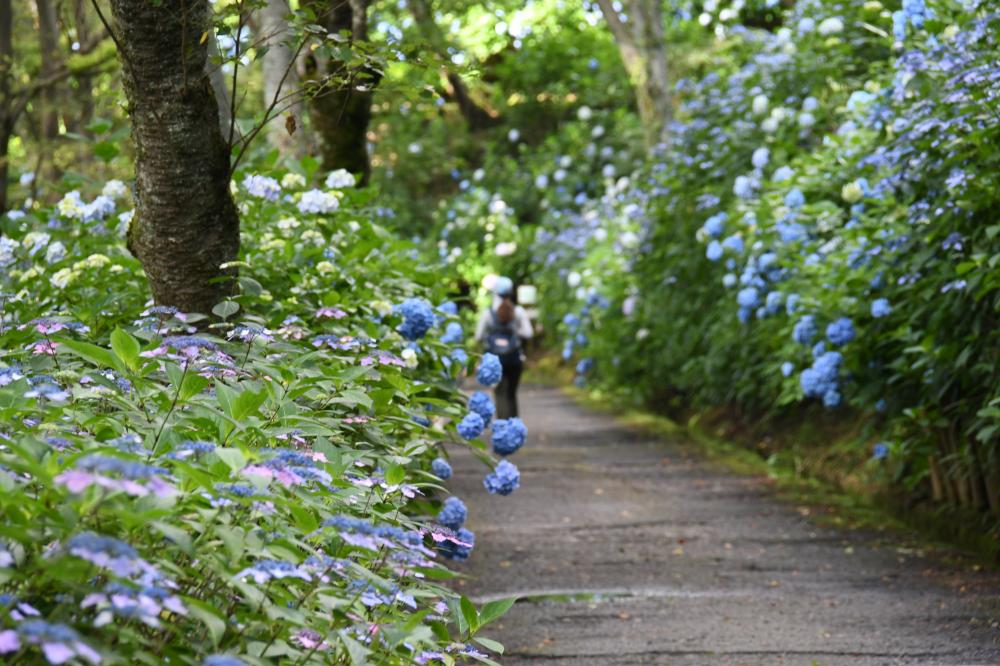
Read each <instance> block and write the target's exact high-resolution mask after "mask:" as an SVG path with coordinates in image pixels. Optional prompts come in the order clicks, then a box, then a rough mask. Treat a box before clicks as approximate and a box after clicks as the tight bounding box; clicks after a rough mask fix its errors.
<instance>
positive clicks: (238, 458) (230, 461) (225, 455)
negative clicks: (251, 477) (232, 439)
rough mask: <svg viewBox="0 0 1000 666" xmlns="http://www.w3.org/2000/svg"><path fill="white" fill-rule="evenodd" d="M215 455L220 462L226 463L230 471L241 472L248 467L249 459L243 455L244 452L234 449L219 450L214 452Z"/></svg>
mask: <svg viewBox="0 0 1000 666" xmlns="http://www.w3.org/2000/svg"><path fill="white" fill-rule="evenodd" d="M214 453H215V455H216V456H218V458H219V460H221V461H222V462H224V463H226V464H227V465H228V466H229V469H231V470H233V471H234V472H236V471H239V470H241V469H243V468H244V467H246V464H247V457H246V456H245V455H243V452H242V451H240V450H239V449H237V448H234V447H226V448H217V449H215V451H214Z"/></svg>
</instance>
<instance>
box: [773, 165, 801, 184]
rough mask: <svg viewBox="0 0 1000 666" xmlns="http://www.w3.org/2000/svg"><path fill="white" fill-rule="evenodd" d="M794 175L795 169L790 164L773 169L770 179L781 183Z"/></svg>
mask: <svg viewBox="0 0 1000 666" xmlns="http://www.w3.org/2000/svg"><path fill="white" fill-rule="evenodd" d="M794 175H795V170H794V169H792V168H791V167H790V166H781V167H778V168H777V169H775V171H774V173H773V174H772V175H771V180H773V181H774V182H776V183H781V182H784V181H786V180H790V179H791V178H792V176H794Z"/></svg>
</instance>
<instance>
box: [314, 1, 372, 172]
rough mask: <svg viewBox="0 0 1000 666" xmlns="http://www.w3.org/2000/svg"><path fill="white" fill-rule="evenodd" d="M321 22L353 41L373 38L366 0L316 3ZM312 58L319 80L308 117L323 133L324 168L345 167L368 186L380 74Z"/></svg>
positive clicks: (316, 12)
mask: <svg viewBox="0 0 1000 666" xmlns="http://www.w3.org/2000/svg"><path fill="white" fill-rule="evenodd" d="M306 5H307V6H309V7H310V8H312V9H313V11H314V12H315V14H316V18H317V21H318V23H319V24H320V25H322V26H323V27H324V28H325V29H326V30H327V32H330V33H333V34H340V33H341V32H345V31H346V32H347V33H348V34H349V35H350V40H351V42H352V43H353V42H363V41H365V40H367V39H368V6H367V2H366V0H349V2H345V1H343V0H327V1H324V0H311V1H310V2H308V3H306ZM323 70H324V68H323V66H322V63H321V62H320V60H319V59H318V58H316V56H315V53H313V54H310V56H309V58H307V60H306V75H307V76H308V77H309V78H311V79H312V80H313V82H314V85H315V88H314V92H313V93H312V94H311V96H310V104H309V115H310V117H311V118H312V126H313V129H314V130H315V131H316V133H317V134H318V135H319V139H320V143H321V147H320V154H321V156H322V160H323V168H325V169H327V170H329V171H333V170H335V169H346V170H347V171H350V172H351V173H353V174H355V175H357V176H358V180H359V184H362V185H363V184H365V183H367V182H368V178H369V176H370V174H371V164H370V162H369V159H368V146H367V133H368V124H369V123H370V122H371V117H372V94H373V92H374V90H375V87H376V86H377V85H378V82H379V80H380V79H381V76H382V75H381V72H379V71H377V70H375V69H374V68H372V67H370V66H361V67H354V66H352V65H350V64H349V63H345V62H343V61H341V60H337V59H330V61H329V62H328V63H327V65H326V67H325V72H324V71H323Z"/></svg>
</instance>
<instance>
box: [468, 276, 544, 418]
mask: <svg viewBox="0 0 1000 666" xmlns="http://www.w3.org/2000/svg"><path fill="white" fill-rule="evenodd" d="M532 335H534V330H533V329H532V328H531V320H530V319H529V318H528V313H527V312H525V310H524V308H522V307H521V306H520V305H516V304H515V303H514V283H513V282H512V281H511V279H510V278H506V277H498V278H497V280H496V283H495V284H494V287H493V305H492V306H491V307H490V308H489V309H488V310H486V311H484V312H483V313H482V314H481V315H480V316H479V322H478V323H477V324H476V340H477V341H478V342H479V343H480V344H482V345H483V347H484V348H485V349H486V351H487V352H489V353H491V354H496V355H497V356H499V357H500V365H501V366H502V367H503V378H502V379H501V380H500V383H499V384H498V385H497V387H496V404H497V418H499V419H509V418H511V417H513V416H517V385H518V384H519V383H520V381H521V372H522V371H523V370H524V359H525V356H524V342H525V341H526V340H530V339H531V336H532Z"/></svg>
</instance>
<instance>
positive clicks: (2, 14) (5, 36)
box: [0, 0, 14, 215]
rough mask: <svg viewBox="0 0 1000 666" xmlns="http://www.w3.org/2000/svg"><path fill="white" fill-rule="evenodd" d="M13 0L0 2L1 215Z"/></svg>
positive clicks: (9, 130) (2, 209)
mask: <svg viewBox="0 0 1000 666" xmlns="http://www.w3.org/2000/svg"><path fill="white" fill-rule="evenodd" d="M13 23H14V13H13V7H11V0H0V215H3V214H4V213H6V212H7V181H8V179H9V174H10V165H9V164H8V161H7V156H8V151H9V150H10V137H11V134H13V129H14V128H13V124H14V123H13V116H14V108H13V107H14V100H13V99H12V98H11V92H12V86H11V80H10V79H11V73H10V69H11V67H12V66H13V64H14V63H13V55H14V42H13V39H12V34H11V30H12V27H13Z"/></svg>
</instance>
